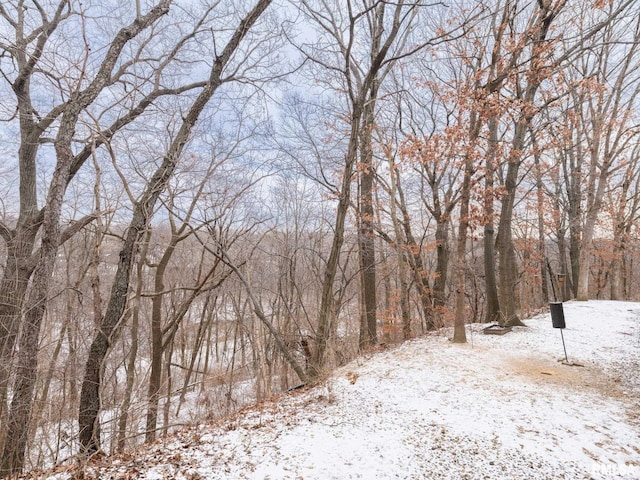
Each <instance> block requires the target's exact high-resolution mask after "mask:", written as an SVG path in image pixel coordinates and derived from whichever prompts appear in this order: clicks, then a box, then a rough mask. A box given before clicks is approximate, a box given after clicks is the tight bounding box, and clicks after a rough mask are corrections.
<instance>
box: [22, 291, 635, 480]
mask: <svg viewBox="0 0 640 480" xmlns="http://www.w3.org/2000/svg"><path fill="white" fill-rule="evenodd" d="M564 310H565V317H566V321H567V329H565V330H564V338H565V341H566V346H567V352H568V355H569V360H571V361H573V362H576V363H580V364H582V365H583V366H567V365H563V364H561V363H559V362H558V361H557V360H558V359H559V358H563V357H564V352H563V348H562V342H561V338H560V331H559V330H555V329H553V328H552V326H551V320H550V316H549V314H548V313H547V314H543V315H539V316H537V317H535V318H533V319H530V320H527V321H526V323H527V325H528V327H520V328H515V329H514V330H513V331H512V332H510V333H508V334H506V335H504V336H494V335H482V332H481V329H482V327H483V326H482V325H472V326H469V330H468V340H469V343H468V344H465V345H456V344H452V343H450V342H449V340H448V338H447V332H443V333H441V334H437V335H430V336H427V337H425V338H420V339H416V340H413V341H410V342H407V343H405V344H404V345H401V346H399V347H397V348H391V349H388V350H385V351H383V352H380V353H376V354H371V355H367V356H365V357H362V358H360V359H358V360H357V361H355V362H352V363H351V364H349V365H347V366H345V367H342V368H340V369H339V370H338V371H336V372H335V374H334V375H333V376H332V377H331V378H330V379H329V381H327V383H326V384H325V385H323V386H321V387H316V388H314V389H311V390H309V391H306V392H302V393H295V394H291V395H287V396H284V397H282V398H281V399H280V401H277V402H273V403H268V404H265V405H262V406H260V407H255V408H252V409H249V410H247V411H245V412H243V413H242V414H241V415H238V416H236V417H235V418H233V419H230V420H226V421H225V422H223V423H220V424H218V425H202V426H200V427H198V428H194V429H192V430H188V431H185V432H183V433H181V434H179V435H176V436H173V437H170V438H168V439H165V440H162V441H160V442H159V443H157V444H155V445H152V446H150V447H147V448H146V449H143V450H141V451H140V452H138V453H137V454H136V455H135V456H128V457H126V458H116V459H108V458H106V459H102V460H100V463H99V464H95V465H92V466H89V467H86V469H85V477H84V478H101V479H120V478H122V479H129V478H140V479H149V480H151V479H169V478H174V479H188V480H197V479H244V478H247V479H261V480H262V479H274V480H275V479H323V480H324V479H351V478H353V479H357V478H361V479H431V478H433V479H555V478H567V479H580V478H593V479H600V478H629V479H638V478H640V368H639V367H640V365H639V363H640V304H639V303H625V302H605V301H590V302H581V303H578V302H569V303H565V304H564ZM71 476H72V469H63V470H62V471H58V472H57V473H49V474H46V475H40V476H39V478H55V479H58V480H67V479H70V478H71ZM35 477H36V476H34V477H33V478H35Z"/></svg>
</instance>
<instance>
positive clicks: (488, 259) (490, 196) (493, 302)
mask: <svg viewBox="0 0 640 480" xmlns="http://www.w3.org/2000/svg"><path fill="white" fill-rule="evenodd" d="M497 144H498V121H497V119H496V118H490V119H489V147H488V150H489V151H488V154H487V161H486V174H485V192H484V217H485V219H484V221H485V223H484V238H483V245H484V256H483V258H484V281H485V293H486V295H487V306H486V312H485V318H484V321H485V322H487V323H493V322H499V321H500V302H499V300H498V285H497V282H496V254H495V230H494V218H493V217H494V215H495V212H494V208H493V202H494V199H495V193H494V188H493V180H494V178H493V176H494V170H495V168H494V163H495V162H496V148H497Z"/></svg>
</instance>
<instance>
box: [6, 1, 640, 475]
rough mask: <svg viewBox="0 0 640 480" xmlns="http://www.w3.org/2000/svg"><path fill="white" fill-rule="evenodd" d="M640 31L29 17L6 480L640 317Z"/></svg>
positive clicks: (488, 19)
mask: <svg viewBox="0 0 640 480" xmlns="http://www.w3.org/2000/svg"><path fill="white" fill-rule="evenodd" d="M639 14H640V11H639V8H638V5H636V4H635V2H633V1H632V0H624V1H616V2H609V1H603V0H589V1H586V2H585V1H574V0H537V1H521V0H499V1H496V2H474V1H468V2H456V3H452V2H428V1H404V0H403V1H397V2H393V3H389V2H386V1H382V0H361V1H358V2H356V1H354V0H347V1H335V2H328V1H324V0H318V1H316V0H300V1H297V0H296V1H294V0H291V1H286V2H281V3H278V4H276V3H272V2H271V0H252V1H249V0H247V1H243V2H230V1H226V0H222V1H218V2H210V3H209V2H200V3H198V4H197V5H196V4H193V3H192V2H179V1H172V0H161V1H156V2H138V4H137V8H136V5H133V4H130V3H129V2H120V1H119V0H109V1H107V2H99V4H96V5H93V4H91V5H87V4H84V3H82V2H76V1H75V0H45V1H42V2H36V1H32V0H9V1H6V2H3V3H2V4H1V5H0V73H1V74H2V75H1V78H0V99H1V100H2V102H0V103H1V105H0V120H1V122H0V152H1V155H2V159H3V160H2V162H0V164H1V165H0V192H1V194H0V237H1V238H2V242H1V244H0V245H1V246H0V258H1V263H0V264H1V265H2V269H1V272H0V450H2V451H3V455H2V465H1V467H0V476H2V477H8V476H10V475H13V474H16V473H19V472H21V471H23V470H25V469H33V468H42V467H46V466H52V465H55V464H57V463H59V462H62V461H65V460H66V459H68V458H72V457H73V458H77V457H75V456H76V455H77V454H79V456H80V457H81V458H88V457H89V456H91V455H95V454H101V453H111V452H116V451H117V452H124V451H126V450H127V449H129V448H132V447H134V446H135V445H137V444H139V443H142V442H153V441H154V440H155V439H156V438H157V436H158V435H161V434H166V433H168V432H170V431H172V430H173V429H175V428H179V427H180V426H184V425H188V424H191V423H197V422H200V421H203V420H204V419H207V418H209V419H210V418H216V417H219V416H223V415H225V414H227V413H230V412H232V411H235V410H237V409H238V408H240V407H242V406H243V405H245V404H247V403H251V402H255V401H260V400H261V399H263V398H267V397H270V396H271V395H273V394H275V393H277V392H281V391H285V390H287V389H289V388H292V387H296V386H298V385H299V384H300V383H309V382H314V381H319V380H322V378H323V377H324V376H325V375H326V374H327V373H328V372H330V371H331V369H333V368H335V367H336V366H338V365H340V364H343V363H344V362H345V361H347V360H349V359H351V358H354V356H356V355H357V354H358V353H360V352H364V351H367V350H369V349H371V348H375V347H376V346H378V345H379V344H380V343H395V342H400V341H402V340H406V339H409V338H412V337H414V336H418V335H421V334H424V333H426V332H428V331H431V330H434V329H438V328H442V327H446V328H451V329H452V339H453V341H455V342H465V341H466V333H465V325H466V324H469V323H474V322H498V323H500V324H503V325H520V324H522V322H521V318H522V317H523V315H524V314H526V313H529V312H533V311H536V310H539V309H541V308H545V306H546V304H547V302H548V301H550V300H554V298H552V293H551V292H553V291H556V292H560V294H561V296H562V299H564V300H568V299H571V298H575V299H578V300H588V299H590V298H610V299H616V300H638V299H640V289H638V287H637V283H638V282H637V281H636V280H637V278H638V275H640V272H639V270H638V260H639V258H638V253H637V252H638V244H637V240H636V237H637V233H638V232H637V226H636V225H637V219H638V215H639V212H640V195H639V192H640V190H639V188H640V175H639V172H640V165H639V163H638V154H639V152H640V147H639V145H640V142H639V139H640V137H639V136H638V134H639V133H640V127H639V123H638V116H639V112H640V110H639V108H638V92H639V91H640V81H639V76H640V70H639V65H640V51H639V48H638V45H639V43H640V21H639V20H638V18H640V15H639ZM552 287H553V288H552ZM461 361H463V359H461Z"/></svg>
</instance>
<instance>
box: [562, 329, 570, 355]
mask: <svg viewBox="0 0 640 480" xmlns="http://www.w3.org/2000/svg"><path fill="white" fill-rule="evenodd" d="M560 336H561V337H562V348H564V360H565V362H567V363H569V358H568V357H567V347H565V345H564V335H563V334H562V328H561V329H560Z"/></svg>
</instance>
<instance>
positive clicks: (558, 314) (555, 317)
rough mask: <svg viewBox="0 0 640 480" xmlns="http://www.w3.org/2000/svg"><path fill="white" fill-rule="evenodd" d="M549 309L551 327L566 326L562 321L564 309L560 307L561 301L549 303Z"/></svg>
mask: <svg viewBox="0 0 640 480" xmlns="http://www.w3.org/2000/svg"><path fill="white" fill-rule="evenodd" d="M549 308H550V309H551V323H552V324H553V328H567V325H566V323H565V322H564V310H563V309H562V302H551V303H549Z"/></svg>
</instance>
